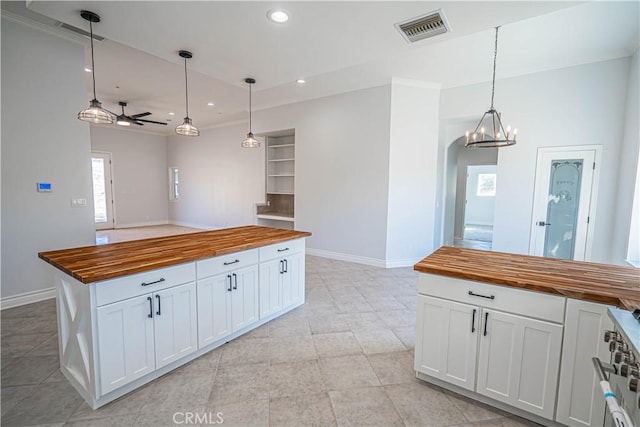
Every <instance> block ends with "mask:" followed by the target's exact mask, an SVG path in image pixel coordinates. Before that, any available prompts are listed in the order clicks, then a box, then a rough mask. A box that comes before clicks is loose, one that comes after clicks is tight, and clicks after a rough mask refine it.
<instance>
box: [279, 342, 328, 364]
mask: <svg viewBox="0 0 640 427" xmlns="http://www.w3.org/2000/svg"><path fill="white" fill-rule="evenodd" d="M317 358H318V355H317V353H316V347H315V345H314V344H313V339H312V338H311V336H308V337H306V336H305V337H283V338H272V339H271V342H270V343H269V362H270V363H272V364H275V363H283V362H293V361H297V360H313V359H317Z"/></svg>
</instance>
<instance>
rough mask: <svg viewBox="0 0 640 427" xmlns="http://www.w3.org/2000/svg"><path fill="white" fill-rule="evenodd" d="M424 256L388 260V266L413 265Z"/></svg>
mask: <svg viewBox="0 0 640 427" xmlns="http://www.w3.org/2000/svg"><path fill="white" fill-rule="evenodd" d="M422 258H424V257H422ZM422 258H405V259H392V260H387V262H386V268H400V267H413V266H414V265H416V263H417V262H418V261H420V260H421V259H422Z"/></svg>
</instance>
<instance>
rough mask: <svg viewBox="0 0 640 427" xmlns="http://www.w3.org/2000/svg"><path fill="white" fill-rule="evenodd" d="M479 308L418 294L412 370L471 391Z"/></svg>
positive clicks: (473, 382) (473, 379)
mask: <svg viewBox="0 0 640 427" xmlns="http://www.w3.org/2000/svg"><path fill="white" fill-rule="evenodd" d="M479 317H480V309H479V308H478V307H476V306H472V305H468V304H461V303H457V302H452V301H448V300H443V299H440V298H433V297H427V296H423V295H418V307H417V329H416V349H415V369H416V371H418V372H422V373H423V374H426V375H431V376H433V377H436V378H439V379H441V380H443V381H446V382H449V383H451V384H455V385H458V386H460V387H463V388H466V389H467V390H474V387H475V373H476V350H477V346H478V330H479V325H480V321H479Z"/></svg>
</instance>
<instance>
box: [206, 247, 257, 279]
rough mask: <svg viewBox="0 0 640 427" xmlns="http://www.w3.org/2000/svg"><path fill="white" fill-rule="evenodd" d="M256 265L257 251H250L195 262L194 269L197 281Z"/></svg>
mask: <svg viewBox="0 0 640 427" xmlns="http://www.w3.org/2000/svg"><path fill="white" fill-rule="evenodd" d="M257 263H258V249H250V250H248V251H242V252H234V253H232V254H228V255H221V256H217V257H214V258H209V259H205V260H202V261H198V262H196V269H197V272H198V279H202V278H204V277H209V276H215V275H216V274H220V273H224V272H227V271H231V270H235V269H238V268H243V267H248V266H250V265H252V264H257Z"/></svg>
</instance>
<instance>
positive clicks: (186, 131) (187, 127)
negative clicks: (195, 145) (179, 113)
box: [176, 117, 200, 136]
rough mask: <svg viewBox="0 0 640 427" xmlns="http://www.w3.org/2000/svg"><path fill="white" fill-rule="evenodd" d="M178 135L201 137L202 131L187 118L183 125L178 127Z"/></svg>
mask: <svg viewBox="0 0 640 427" xmlns="http://www.w3.org/2000/svg"><path fill="white" fill-rule="evenodd" d="M176 133H177V134H178V135H182V136H199V135H200V131H199V130H198V128H197V127H195V126H194V125H193V124H192V123H191V119H190V118H189V117H185V118H184V121H183V122H182V124H181V125H178V126H176Z"/></svg>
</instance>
